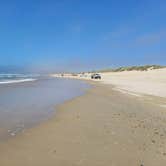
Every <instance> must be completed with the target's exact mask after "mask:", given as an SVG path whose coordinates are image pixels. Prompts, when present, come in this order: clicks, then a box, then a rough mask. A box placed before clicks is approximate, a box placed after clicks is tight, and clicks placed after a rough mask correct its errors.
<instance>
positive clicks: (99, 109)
mask: <svg viewBox="0 0 166 166" xmlns="http://www.w3.org/2000/svg"><path fill="white" fill-rule="evenodd" d="M158 101H160V98H155V97H154V98H151V99H150V100H149V98H146V97H137V96H132V95H128V94H123V93H121V92H118V91H115V90H113V88H112V87H111V86H108V85H102V84H98V83H95V84H94V85H93V88H91V89H90V90H89V91H88V92H87V93H86V94H85V95H83V96H80V97H77V98H76V99H73V100H71V101H68V102H66V103H64V104H62V105H60V106H58V108H57V110H58V112H57V113H56V115H55V117H53V118H52V119H51V120H49V121H48V122H46V123H43V124H41V125H39V126H37V127H35V128H32V129H29V130H26V131H25V133H23V134H20V135H18V136H16V137H15V138H13V139H10V140H8V141H6V142H3V143H1V144H0V166H141V165H143V166H165V165H166V129H165V124H166V108H164V107H163V108H162V107H159V106H158Z"/></svg>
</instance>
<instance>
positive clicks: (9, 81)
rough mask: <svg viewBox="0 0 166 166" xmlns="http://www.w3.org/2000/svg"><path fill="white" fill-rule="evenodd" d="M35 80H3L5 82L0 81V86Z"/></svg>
mask: <svg viewBox="0 0 166 166" xmlns="http://www.w3.org/2000/svg"><path fill="white" fill-rule="evenodd" d="M36 80H37V79H34V78H27V79H17V80H5V81H0V84H12V83H22V82H31V81H36Z"/></svg>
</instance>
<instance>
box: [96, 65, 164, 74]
mask: <svg viewBox="0 0 166 166" xmlns="http://www.w3.org/2000/svg"><path fill="white" fill-rule="evenodd" d="M165 67H166V66H160V65H144V66H129V67H119V68H116V69H103V70H98V71H93V72H100V73H101V72H121V71H134V70H136V71H147V70H153V69H161V68H165Z"/></svg>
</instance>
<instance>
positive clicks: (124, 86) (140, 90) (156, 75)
mask: <svg viewBox="0 0 166 166" xmlns="http://www.w3.org/2000/svg"><path fill="white" fill-rule="evenodd" d="M92 74H93V73H91V72H90V73H83V74H82V73H81V74H75V75H73V74H70V73H67V74H63V76H62V75H61V74H52V76H53V77H58V78H59V77H60V78H61V77H64V78H74V79H81V80H91V81H92V79H91V75H92ZM99 74H100V75H101V80H93V81H97V82H101V83H103V84H108V85H114V86H115V89H116V90H118V91H121V92H123V93H130V94H133V95H134V94H135V95H152V96H158V97H164V98H165V97H166V77H164V76H165V75H166V68H163V69H154V70H147V71H136V70H133V71H123V72H101V73H100V72H99Z"/></svg>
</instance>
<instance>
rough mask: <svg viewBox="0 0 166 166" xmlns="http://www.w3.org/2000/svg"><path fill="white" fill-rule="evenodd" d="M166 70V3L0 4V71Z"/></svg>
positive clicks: (58, 0) (53, 0)
mask: <svg viewBox="0 0 166 166" xmlns="http://www.w3.org/2000/svg"><path fill="white" fill-rule="evenodd" d="M142 64H161V65H166V0H27V1H24V0H1V1H0V66H3V67H4V66H17V67H22V66H23V67H24V68H27V69H29V70H41V69H42V70H43V71H46V70H58V71H59V70H84V69H88V70H89V69H95V68H105V67H114V66H115V67H116V66H126V65H142Z"/></svg>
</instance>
